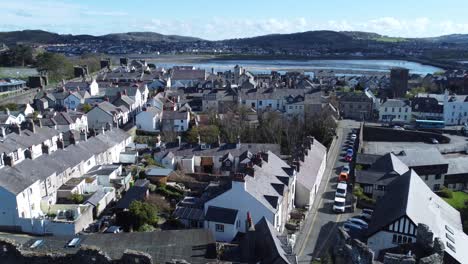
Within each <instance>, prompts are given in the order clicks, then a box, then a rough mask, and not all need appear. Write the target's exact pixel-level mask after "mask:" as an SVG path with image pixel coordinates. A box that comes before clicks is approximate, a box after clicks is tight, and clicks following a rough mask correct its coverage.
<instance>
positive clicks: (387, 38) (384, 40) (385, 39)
mask: <svg viewBox="0 0 468 264" xmlns="http://www.w3.org/2000/svg"><path fill="white" fill-rule="evenodd" d="M374 40H376V41H380V42H403V41H406V39H405V38H394V37H384V36H382V37H380V38H376V39H374Z"/></svg>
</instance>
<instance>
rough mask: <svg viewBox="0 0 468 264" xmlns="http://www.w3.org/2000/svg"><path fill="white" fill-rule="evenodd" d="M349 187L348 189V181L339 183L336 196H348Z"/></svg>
mask: <svg viewBox="0 0 468 264" xmlns="http://www.w3.org/2000/svg"><path fill="white" fill-rule="evenodd" d="M347 189H348V184H346V182H340V183H338V186H337V187H336V193H335V196H336V197H343V198H346V191H347Z"/></svg>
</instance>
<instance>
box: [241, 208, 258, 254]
mask: <svg viewBox="0 0 468 264" xmlns="http://www.w3.org/2000/svg"><path fill="white" fill-rule="evenodd" d="M256 244H257V243H256V232H255V225H254V223H253V221H252V217H251V215H250V212H247V219H246V220H245V237H244V243H242V260H243V262H246V263H255V255H256V254H255V253H256V247H255V245H256Z"/></svg>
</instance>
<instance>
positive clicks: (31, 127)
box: [29, 119, 36, 133]
mask: <svg viewBox="0 0 468 264" xmlns="http://www.w3.org/2000/svg"><path fill="white" fill-rule="evenodd" d="M29 128H30V129H31V131H32V132H33V133H36V125H34V121H33V120H32V119H30V120H29Z"/></svg>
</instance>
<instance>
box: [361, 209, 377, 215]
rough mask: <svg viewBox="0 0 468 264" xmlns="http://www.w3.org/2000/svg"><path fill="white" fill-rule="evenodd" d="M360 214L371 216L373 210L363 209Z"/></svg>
mask: <svg viewBox="0 0 468 264" xmlns="http://www.w3.org/2000/svg"><path fill="white" fill-rule="evenodd" d="M362 212H363V213H365V214H368V215H370V216H372V214H373V213H374V210H372V209H368V208H364V209H362Z"/></svg>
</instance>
